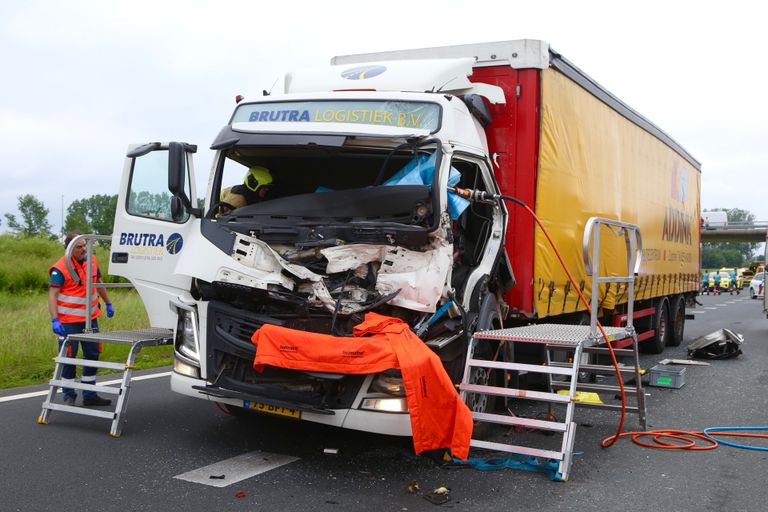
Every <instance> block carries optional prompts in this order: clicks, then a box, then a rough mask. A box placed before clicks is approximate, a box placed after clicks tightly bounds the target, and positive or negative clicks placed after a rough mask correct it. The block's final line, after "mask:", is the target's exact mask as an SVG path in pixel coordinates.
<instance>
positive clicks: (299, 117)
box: [248, 110, 309, 123]
mask: <svg viewBox="0 0 768 512" xmlns="http://www.w3.org/2000/svg"><path fill="white" fill-rule="evenodd" d="M248 121H249V122H251V123H256V122H263V121H283V122H297V121H309V110H271V111H269V110H263V111H260V112H251V115H250V116H249V117H248Z"/></svg>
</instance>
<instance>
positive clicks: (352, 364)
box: [251, 313, 472, 459]
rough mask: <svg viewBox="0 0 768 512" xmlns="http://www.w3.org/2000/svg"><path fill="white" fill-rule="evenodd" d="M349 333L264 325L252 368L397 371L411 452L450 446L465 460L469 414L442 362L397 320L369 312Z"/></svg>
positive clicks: (259, 331) (256, 341)
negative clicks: (408, 420) (408, 421)
mask: <svg viewBox="0 0 768 512" xmlns="http://www.w3.org/2000/svg"><path fill="white" fill-rule="evenodd" d="M353 334H354V337H338V336H331V335H328V334H318V333H312V332H305V331H298V330H295V329H288V328H286V327H280V326H277V325H270V324H266V325H263V326H262V327H260V328H259V329H257V330H256V332H254V333H253V336H252V337H251V341H253V343H254V344H255V345H256V357H255V358H254V361H253V367H254V368H255V369H256V370H258V371H261V370H262V369H263V366H264V365H270V366H278V367H281V368H289V369H294V370H314V371H323V372H334V373H351V374H366V373H378V372H382V371H384V370H387V369H389V368H399V369H400V370H401V372H402V375H403V385H404V386H405V399H406V402H407V404H408V409H409V412H410V416H411V430H412V432H413V448H414V451H415V452H416V453H417V454H418V453H421V452H423V451H425V450H437V449H444V448H450V450H451V453H452V454H453V455H454V456H456V457H459V458H461V459H466V458H467V456H468V455H469V440H470V438H471V437H472V413H471V412H470V411H469V409H468V408H467V406H466V405H465V404H464V402H462V400H461V398H460V397H459V395H458V393H456V388H455V387H454V385H453V382H451V379H450V378H449V377H448V374H447V373H446V372H445V368H444V367H443V364H442V363H441V362H440V358H439V357H438V356H437V355H436V354H435V353H434V352H433V351H432V350H431V349H430V348H429V347H427V346H426V345H425V344H424V342H423V341H422V340H421V339H420V338H419V337H418V336H416V334H415V333H413V331H411V329H410V328H409V327H408V325H407V324H406V323H405V322H403V321H402V320H400V319H398V318H392V317H387V316H383V315H379V314H377V313H367V314H366V315H365V320H364V321H363V323H361V324H358V325H356V326H355V327H354V329H353Z"/></svg>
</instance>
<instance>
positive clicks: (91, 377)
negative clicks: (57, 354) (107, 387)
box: [59, 318, 101, 398]
mask: <svg viewBox="0 0 768 512" xmlns="http://www.w3.org/2000/svg"><path fill="white" fill-rule="evenodd" d="M61 325H63V326H64V330H65V331H66V333H67V335H70V334H80V333H81V332H83V329H85V322H76V323H71V324H64V323H63V324H61ZM91 329H93V332H99V322H98V320H96V319H95V318H94V319H93V320H91ZM65 339H66V336H59V350H61V344H62V343H64V340H65ZM68 344H69V347H68V349H67V353H66V354H65V355H66V356H67V357H77V350H78V348H79V346H80V345H82V347H83V356H84V357H85V359H88V360H91V361H98V360H99V352H101V350H100V347H99V343H98V342H96V341H84V342H82V343H81V342H79V341H75V340H72V341H70V342H69V343H68ZM76 369H77V368H76V367H75V366H74V365H71V364H66V365H64V369H63V370H62V372H61V377H62V378H63V379H67V380H74V378H75V372H76ZM80 381H81V382H84V383H86V384H96V368H93V367H90V366H84V367H83V373H82V376H81V378H80ZM62 392H63V393H64V398H67V397H68V396H77V391H76V390H74V389H71V388H63V389H62ZM95 395H96V392H95V391H85V390H83V398H89V397H92V396H95Z"/></svg>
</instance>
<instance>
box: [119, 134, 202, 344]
mask: <svg viewBox="0 0 768 512" xmlns="http://www.w3.org/2000/svg"><path fill="white" fill-rule="evenodd" d="M195 150H196V148H195V147H194V146H190V145H188V144H182V143H177V142H171V143H167V144H161V143H157V142H155V143H150V144H143V145H139V144H132V145H130V146H129V147H128V153H127V158H126V160H125V165H124V167H123V176H122V179H121V181H120V192H119V194H118V200H117V211H116V212H115V224H114V228H113V231H112V248H111V253H110V264H109V273H110V274H113V275H117V276H122V277H125V278H127V279H128V280H129V281H131V283H133V285H134V286H135V287H136V290H137V291H138V293H139V295H140V296H141V299H142V301H143V303H144V307H145V308H146V310H147V314H148V315H149V321H150V324H151V326H152V327H163V328H168V329H172V328H174V327H175V326H176V314H175V313H174V312H173V311H171V309H170V307H169V300H172V299H177V298H178V297H180V296H188V295H189V290H190V285H191V277H190V276H188V275H181V274H177V273H176V272H175V269H176V264H177V263H178V261H179V260H180V258H183V257H185V256H187V255H186V254H185V252H184V245H185V244H184V242H185V240H188V238H189V236H191V235H193V234H194V232H195V231H198V232H199V227H200V221H199V218H198V216H199V210H197V209H196V208H194V206H196V205H195V203H196V197H197V195H196V191H195V177H194V171H193V166H192V157H191V154H192V153H194V151H195Z"/></svg>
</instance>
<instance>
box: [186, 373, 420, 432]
mask: <svg viewBox="0 0 768 512" xmlns="http://www.w3.org/2000/svg"><path fill="white" fill-rule="evenodd" d="M207 384H208V383H207V382H206V381H204V380H202V379H195V378H192V377H188V376H186V375H181V374H179V373H176V372H173V373H172V374H171V390H172V391H174V392H176V393H179V394H182V395H186V396H191V397H194V398H200V399H202V400H208V401H211V402H219V403H223V404H228V405H232V406H235V407H244V405H245V402H244V401H243V400H240V399H234V398H223V397H215V396H212V395H210V394H207V393H205V392H204V391H202V390H201V389H195V388H204V387H205V386H206V385H207ZM360 402H361V400H355V403H360ZM332 411H333V414H318V413H314V412H311V411H302V412H301V418H300V419H301V420H304V421H311V422H313V423H322V424H324V425H331V426H334V427H340V428H347V429H352V430H360V431H362V432H371V433H374V434H385V435H392V436H411V435H412V431H411V420H410V415H409V414H407V413H392V412H379V411H371V410H364V409H354V408H350V409H333V410H332Z"/></svg>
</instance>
